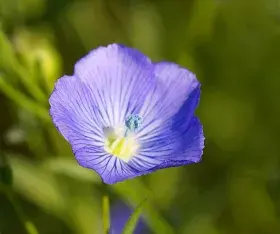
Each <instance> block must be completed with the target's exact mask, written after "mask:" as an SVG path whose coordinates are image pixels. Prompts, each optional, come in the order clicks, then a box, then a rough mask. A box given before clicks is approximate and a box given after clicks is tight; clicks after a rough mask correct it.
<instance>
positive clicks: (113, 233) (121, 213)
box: [109, 202, 150, 234]
mask: <svg viewBox="0 0 280 234" xmlns="http://www.w3.org/2000/svg"><path fill="white" fill-rule="evenodd" d="M132 213H133V209H132V208H131V207H129V206H128V205H126V204H125V203H123V202H118V203H117V204H115V205H114V206H113V207H112V208H111V224H110V232H109V233H110V234H121V233H122V231H123V228H124V226H125V225H126V223H127V221H128V219H129V217H130V216H131V215H132ZM133 233H134V234H141V233H150V232H149V230H148V227H147V225H146V224H145V222H144V219H143V218H142V217H140V219H139V220H138V222H137V225H136V227H135V230H134V232H133Z"/></svg>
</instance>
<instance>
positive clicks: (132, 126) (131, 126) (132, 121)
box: [124, 115, 142, 137]
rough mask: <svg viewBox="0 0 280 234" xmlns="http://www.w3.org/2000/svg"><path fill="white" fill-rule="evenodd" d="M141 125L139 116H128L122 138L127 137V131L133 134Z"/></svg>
mask: <svg viewBox="0 0 280 234" xmlns="http://www.w3.org/2000/svg"><path fill="white" fill-rule="evenodd" d="M141 123H142V117H141V116H139V115H130V116H129V117H128V118H127V119H126V121H125V126H126V131H125V134H124V136H125V137H126V136H127V134H128V131H131V132H135V131H136V130H138V129H139V127H140V125H141Z"/></svg>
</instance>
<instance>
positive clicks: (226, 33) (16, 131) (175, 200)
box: [0, 0, 280, 234]
mask: <svg viewBox="0 0 280 234" xmlns="http://www.w3.org/2000/svg"><path fill="white" fill-rule="evenodd" d="M112 42H118V43H122V44H125V45H128V46H132V47H135V48H137V49H139V50H140V51H142V52H143V53H145V54H147V55H149V56H150V57H151V58H152V59H153V60H156V61H158V60H169V61H173V62H176V63H179V64H181V65H182V66H184V67H187V68H189V69H190V70H192V71H194V72H195V73H196V74H197V77H198V79H199V80H200V81H201V83H202V96H201V102H200V105H199V108H198V110H197V115H198V116H199V117H200V119H201V121H202V123H203V125H204V131H205V136H206V142H205V143H206V148H205V151H204V156H203V161H202V162H201V163H199V164H196V165H190V166H186V167H180V168H171V169H165V170H162V171H158V172H156V173H153V174H150V175H147V176H143V177H141V178H137V179H134V180H130V181H126V182H124V183H120V184H116V185H113V186H104V185H103V184H102V183H101V180H100V179H99V177H98V176H97V175H96V174H95V173H94V172H93V171H90V170H88V169H83V168H81V167H80V166H78V164H77V163H76V162H75V160H74V157H73V155H72V153H71V150H70V147H69V145H68V144H67V143H66V141H65V140H64V139H63V138H62V137H61V136H60V135H59V133H58V132H57V131H56V129H55V128H54V126H53V125H52V123H51V119H50V117H49V115H48V108H49V106H48V97H49V95H50V92H51V91H52V89H53V85H54V82H55V81H56V79H58V78H59V77H60V76H62V75H63V74H65V73H66V74H72V72H73V65H74V63H75V62H76V61H77V60H78V59H79V58H80V57H82V56H83V55H85V54H86V53H87V52H88V51H89V50H91V49H93V48H95V47H97V46H99V45H106V44H109V43H112ZM279 76H280V1H279V0H186V1H183V0H173V1H171V0H154V1H153V0H144V1H136V0H124V1H117V0H115V1H113V0H0V107H1V108H0V113H1V115H0V167H1V168H2V169H1V170H0V171H1V173H0V174H1V177H0V178H1V180H2V184H1V188H2V190H0V233H1V234H25V233H26V232H25V229H24V225H23V224H22V222H21V220H20V217H19V215H18V213H17V212H16V210H15V207H19V206H20V207H21V209H22V212H24V216H26V217H22V218H24V219H25V218H26V219H27V220H30V221H31V222H32V223H33V224H34V225H35V226H36V228H37V229H38V231H39V233H40V234H49V233H50V234H60V233H67V234H71V233H81V234H99V233H103V231H102V196H103V195H104V194H108V195H109V197H110V202H111V204H114V203H115V202H118V201H124V202H125V203H127V204H129V205H130V206H132V207H135V206H136V205H137V204H139V202H140V201H142V200H143V198H145V197H148V203H147V205H146V206H145V208H144V211H143V215H144V217H145V220H146V224H147V225H148V226H149V229H150V230H151V233H156V234H175V233H176V234H177V233H179V234H180V233H182V234H185V233H186V234H204V233H205V234H235V233H238V234H266V233H273V234H275V233H280V160H279V159H280V157H279V156H280V151H279V148H278V147H279V146H278V144H279V142H280V131H279V130H280V121H279V120H280V118H279V116H280V115H279V114H280V106H279V103H280V94H279V91H280V80H279V79H280V77H279ZM7 165H10V166H11V168H12V170H13V183H12V185H11V186H12V187H11V189H10V190H9V191H10V192H9V193H7V192H5V191H6V190H5V186H6V188H7V187H8V188H10V187H9V185H10V184H11V180H10V177H9V171H7V170H4V169H5V168H7ZM15 201H16V202H17V204H16V206H14V205H13V204H14V202H15ZM144 234H145V233H144Z"/></svg>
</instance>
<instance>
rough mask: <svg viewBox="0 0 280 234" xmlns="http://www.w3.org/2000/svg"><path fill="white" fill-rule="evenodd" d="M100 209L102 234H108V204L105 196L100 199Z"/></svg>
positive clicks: (107, 198)
mask: <svg viewBox="0 0 280 234" xmlns="http://www.w3.org/2000/svg"><path fill="white" fill-rule="evenodd" d="M102 209H103V230H104V234H109V231H110V203H109V197H108V196H107V195H104V196H103V198H102Z"/></svg>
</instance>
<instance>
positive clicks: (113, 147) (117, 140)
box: [105, 130, 139, 162]
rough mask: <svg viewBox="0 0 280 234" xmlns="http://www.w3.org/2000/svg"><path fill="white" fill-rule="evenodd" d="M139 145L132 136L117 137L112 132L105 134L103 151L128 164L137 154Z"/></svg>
mask: <svg viewBox="0 0 280 234" xmlns="http://www.w3.org/2000/svg"><path fill="white" fill-rule="evenodd" d="M138 148H139V144H138V142H137V140H136V139H135V138H134V137H133V136H132V135H127V136H121V137H120V136H119V135H117V134H116V133H115V131H113V130H109V132H107V134H105V150H106V151H107V152H108V153H109V154H112V155H114V156H116V157H118V158H120V159H121V160H123V161H124V162H128V161H129V160H130V159H131V158H132V157H133V156H134V155H135V153H136V152H137V150H138Z"/></svg>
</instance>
